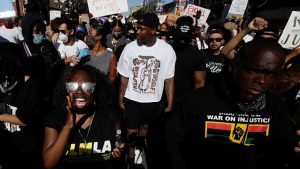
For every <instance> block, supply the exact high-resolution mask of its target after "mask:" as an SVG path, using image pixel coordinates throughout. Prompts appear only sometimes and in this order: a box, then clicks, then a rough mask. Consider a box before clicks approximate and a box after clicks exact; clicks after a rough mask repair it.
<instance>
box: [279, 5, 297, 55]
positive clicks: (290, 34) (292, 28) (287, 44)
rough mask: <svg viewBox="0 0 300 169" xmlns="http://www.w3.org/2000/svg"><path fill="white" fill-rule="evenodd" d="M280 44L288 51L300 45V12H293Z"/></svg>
mask: <svg viewBox="0 0 300 169" xmlns="http://www.w3.org/2000/svg"><path fill="white" fill-rule="evenodd" d="M278 43H279V44H280V45H281V46H282V47H283V48H286V49H294V48H295V47H297V46H299V45H300V11H292V13H291V15H290V18H289V20H288V22H287V24H286V25H285V28H284V30H283V32H282V34H281V36H280V38H279V40H278Z"/></svg>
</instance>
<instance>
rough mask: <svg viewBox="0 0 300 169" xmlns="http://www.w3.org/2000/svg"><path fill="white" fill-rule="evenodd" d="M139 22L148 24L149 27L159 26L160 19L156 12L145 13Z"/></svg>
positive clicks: (144, 24)
mask: <svg viewBox="0 0 300 169" xmlns="http://www.w3.org/2000/svg"><path fill="white" fill-rule="evenodd" d="M138 24H141V25H143V26H147V27H149V28H152V29H154V28H157V27H158V25H159V19H158V17H157V15H156V14H154V13H144V14H143V15H142V16H141V17H140V18H139V20H138Z"/></svg>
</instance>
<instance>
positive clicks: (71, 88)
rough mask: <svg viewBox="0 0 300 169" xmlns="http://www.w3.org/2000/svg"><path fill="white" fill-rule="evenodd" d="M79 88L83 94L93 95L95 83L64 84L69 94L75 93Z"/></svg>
mask: <svg viewBox="0 0 300 169" xmlns="http://www.w3.org/2000/svg"><path fill="white" fill-rule="evenodd" d="M79 86H80V87H81V89H82V90H83V91H84V92H85V93H93V92H94V89H95V86H96V83H91V82H69V83H66V89H67V91H68V92H69V93H75V92H76V91H77V90H78V88H79Z"/></svg>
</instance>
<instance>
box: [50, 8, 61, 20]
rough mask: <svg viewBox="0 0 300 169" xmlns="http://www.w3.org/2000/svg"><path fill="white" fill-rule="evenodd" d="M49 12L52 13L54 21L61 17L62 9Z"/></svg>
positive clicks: (51, 18)
mask: <svg viewBox="0 0 300 169" xmlns="http://www.w3.org/2000/svg"><path fill="white" fill-rule="evenodd" d="M49 14H50V21H52V20H53V19H54V18H60V17H61V11H58V10H51V11H49Z"/></svg>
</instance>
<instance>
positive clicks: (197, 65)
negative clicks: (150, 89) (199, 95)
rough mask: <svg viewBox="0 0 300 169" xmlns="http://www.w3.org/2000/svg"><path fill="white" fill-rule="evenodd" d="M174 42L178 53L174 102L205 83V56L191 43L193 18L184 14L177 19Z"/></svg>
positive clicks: (173, 44)
mask: <svg viewBox="0 0 300 169" xmlns="http://www.w3.org/2000/svg"><path fill="white" fill-rule="evenodd" d="M176 25H177V26H176V29H175V32H174V37H175V38H174V42H173V43H172V44H171V45H172V47H173V48H174V50H175V53H176V64H175V77H176V78H175V83H174V84H175V90H174V92H175V94H174V103H175V104H176V103H177V102H179V101H180V100H181V99H182V97H183V95H184V94H185V93H186V92H187V91H190V90H193V89H195V88H200V87H203V86H204V84H205V76H206V71H205V58H203V57H201V56H200V55H201V53H200V51H199V50H198V49H197V48H196V47H194V46H192V45H191V44H190V42H191V39H192V33H193V18H192V17H189V16H182V17H180V18H179V19H178V20H177V21H176Z"/></svg>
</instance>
